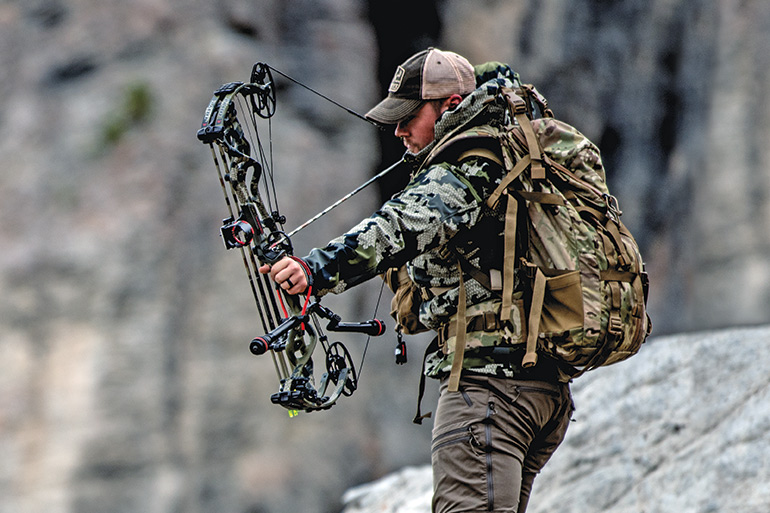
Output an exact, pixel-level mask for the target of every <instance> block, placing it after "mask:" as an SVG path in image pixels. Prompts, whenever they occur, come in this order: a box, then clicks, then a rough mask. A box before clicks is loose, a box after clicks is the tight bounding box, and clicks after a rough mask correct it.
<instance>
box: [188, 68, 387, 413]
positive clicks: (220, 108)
mask: <svg viewBox="0 0 770 513" xmlns="http://www.w3.org/2000/svg"><path fill="white" fill-rule="evenodd" d="M270 70H271V68H270V67H269V66H268V65H266V64H263V63H256V64H255V65H254V67H253V68H252V72H251V82H249V83H243V82H230V83H227V84H224V85H223V86H221V87H220V88H219V89H217V90H216V91H215V92H214V96H213V97H212V99H211V101H210V102H209V105H208V107H207V108H206V111H205V113H204V116H203V121H202V123H201V128H200V130H198V139H199V140H200V141H201V142H202V143H204V144H208V145H209V147H210V149H211V154H212V157H213V159H214V166H215V167H216V170H217V174H218V175H219V183H220V186H221V188H222V192H223V193H224V197H225V203H226V204H227V209H228V211H229V216H228V217H227V218H226V219H224V220H223V223H222V227H221V228H220V233H221V235H222V241H223V242H224V244H225V248H227V249H237V250H240V253H241V257H242V260H243V264H244V266H245V268H246V272H247V275H248V278H249V285H250V287H251V291H252V294H253V296H254V300H255V303H256V307H257V313H258V317H259V319H260V321H261V325H262V330H263V332H264V333H265V335H262V336H258V337H255V338H254V339H253V340H252V341H251V343H250V349H251V352H252V353H253V354H255V355H262V354H266V353H269V354H270V355H271V356H272V359H273V363H274V366H275V370H276V372H277V374H278V378H279V380H280V386H279V391H278V392H277V393H275V394H273V395H272V396H271V401H272V402H273V403H276V404H280V405H281V406H284V407H285V408H287V409H289V410H301V411H315V410H322V409H327V408H330V407H331V406H332V405H333V404H334V403H335V402H336V401H337V399H338V398H339V397H340V396H342V395H346V396H347V395H350V394H352V393H353V392H354V391H355V390H356V389H357V388H358V377H357V375H356V370H355V367H354V366H353V362H352V359H351V357H350V353H349V352H348V350H347V348H346V347H345V346H344V345H343V344H342V343H341V342H333V343H329V339H328V337H327V336H326V334H325V333H324V331H323V329H322V328H321V325H320V324H321V323H320V321H321V319H325V320H326V321H327V323H326V327H325V329H326V330H328V331H336V332H355V333H363V334H365V335H369V336H378V335H381V334H382V333H384V331H385V325H384V324H383V323H382V321H379V320H377V319H372V320H368V321H365V322H352V323H351V322H342V320H341V319H340V317H339V316H338V315H337V314H335V313H333V312H332V311H331V310H329V309H328V308H326V307H323V306H321V304H320V302H319V301H318V300H315V301H312V302H311V289H310V288H309V289H308V291H307V296H306V297H305V298H300V297H298V296H292V295H288V294H286V293H285V292H284V291H283V290H282V289H281V288H280V287H278V286H277V285H276V284H275V283H273V282H272V281H271V280H270V278H269V277H268V275H265V274H261V273H260V272H259V268H260V266H261V265H263V264H273V263H275V262H277V261H278V260H280V259H281V258H283V257H285V256H291V255H292V253H293V248H292V244H291V239H290V235H293V234H294V233H296V232H297V231H298V230H295V231H294V232H292V233H291V234H289V235H287V234H286V232H285V231H284V230H283V225H284V223H285V222H286V219H285V218H284V216H282V215H281V214H280V213H279V208H278V205H277V201H276V200H275V197H274V196H275V190H274V185H273V172H272V169H271V165H272V156H269V155H266V153H267V152H266V151H265V149H264V147H263V144H262V139H261V138H260V130H259V128H260V124H261V123H263V122H265V120H269V119H270V118H272V116H273V115H274V114H275V107H276V95H275V91H276V88H275V83H274V82H273V77H272V74H271V72H270ZM268 122H269V121H268ZM306 225H307V224H306ZM306 225H305V226H306ZM307 272H308V274H309V269H307ZM279 305H280V306H279ZM367 344H368V339H367ZM317 348H320V349H321V350H322V351H323V354H324V363H325V372H324V374H323V375H322V377H321V378H320V380H319V381H318V384H317V385H316V383H315V379H314V374H313V371H314V365H313V359H312V355H313V352H314V351H315V350H316V349H317Z"/></svg>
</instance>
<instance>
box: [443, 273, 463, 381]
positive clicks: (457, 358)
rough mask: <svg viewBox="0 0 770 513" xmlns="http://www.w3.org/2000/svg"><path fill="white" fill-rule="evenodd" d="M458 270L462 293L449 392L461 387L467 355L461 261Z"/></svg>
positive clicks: (458, 304)
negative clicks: (461, 377) (461, 375)
mask: <svg viewBox="0 0 770 513" xmlns="http://www.w3.org/2000/svg"><path fill="white" fill-rule="evenodd" d="M457 271H458V272H459V273H460V293H459V294H458V298H457V314H456V320H455V321H456V325H455V332H456V333H457V335H455V351H454V358H453V359H452V370H451V371H450V372H449V385H448V387H449V388H448V390H449V392H457V391H458V390H459V389H460V374H461V373H462V370H463V358H464V357H465V331H466V326H465V302H466V301H467V299H466V297H465V280H463V270H462V267H460V263H459V262H458V263H457Z"/></svg>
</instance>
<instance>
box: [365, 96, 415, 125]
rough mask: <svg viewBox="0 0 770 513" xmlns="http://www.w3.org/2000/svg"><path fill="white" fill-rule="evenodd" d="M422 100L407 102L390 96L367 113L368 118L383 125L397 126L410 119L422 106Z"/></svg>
mask: <svg viewBox="0 0 770 513" xmlns="http://www.w3.org/2000/svg"><path fill="white" fill-rule="evenodd" d="M422 103H423V101H422V100H407V99H403V98H394V97H392V96H388V97H387V98H385V99H384V100H382V101H381V102H380V103H378V104H377V105H375V106H374V107H373V108H372V109H371V110H370V111H369V112H367V113H366V118H367V119H371V120H372V121H376V122H377V123H381V124H383V125H396V124H398V122H399V121H402V120H404V119H405V118H407V117H409V116H410V115H411V114H412V113H413V112H414V111H416V110H417V109H418V108H419V107H420V106H421V105H422Z"/></svg>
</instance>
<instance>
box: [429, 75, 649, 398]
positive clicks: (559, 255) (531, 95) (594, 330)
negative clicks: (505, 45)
mask: <svg viewBox="0 0 770 513" xmlns="http://www.w3.org/2000/svg"><path fill="white" fill-rule="evenodd" d="M497 99H498V100H499V101H502V102H505V104H506V107H507V109H508V114H509V119H508V122H506V123H505V124H504V125H503V126H490V125H482V126H478V127H473V128H470V129H467V128H463V127H459V129H458V130H455V131H454V132H453V133H452V134H448V135H447V136H446V137H445V138H443V139H442V140H441V141H439V142H438V143H437V145H436V147H435V148H434V150H433V151H432V152H431V155H429V157H428V159H427V160H428V161H435V160H436V157H438V155H439V154H443V155H442V156H443V157H444V158H446V155H447V154H446V153H445V152H446V151H447V150H448V149H449V148H450V147H451V148H452V150H453V151H451V152H449V154H452V155H454V156H456V157H457V160H458V161H460V160H462V159H464V158H466V157H467V156H481V157H485V158H488V159H491V160H493V161H495V162H497V163H498V164H499V165H501V166H503V167H504V170H505V171H506V174H505V175H504V178H503V180H502V182H501V183H500V184H499V186H498V187H497V188H496V189H495V190H494V191H493V192H492V193H491V194H490V195H489V197H488V198H487V199H486V203H487V206H488V207H489V208H490V209H493V210H495V211H497V212H501V211H502V212H504V217H505V231H504V260H503V269H502V272H501V274H502V290H501V291H500V294H501V296H502V303H503V304H502V308H501V316H502V317H503V318H502V319H501V320H503V321H505V320H506V317H507V318H509V313H510V311H511V307H512V306H513V297H514V283H515V282H516V281H519V283H521V284H523V289H524V290H525V294H524V309H525V312H523V314H524V317H523V318H524V319H526V321H527V334H526V352H525V354H524V357H523V360H522V366H523V367H524V368H527V367H532V366H534V365H535V364H536V362H537V359H538V354H539V353H540V354H544V355H547V356H549V357H552V358H554V359H556V360H557V361H558V362H561V364H560V368H561V370H562V371H563V372H564V373H566V374H567V376H568V378H569V379H572V378H575V377H577V376H580V375H581V374H583V373H584V372H586V371H588V370H591V369H595V368H597V367H600V366H603V365H610V364H612V363H615V362H619V361H622V360H625V359H627V358H629V357H630V356H632V355H634V354H636V353H637V352H638V351H639V349H640V347H641V345H642V344H643V343H644V341H645V340H646V338H647V337H648V335H649V333H650V331H651V329H652V323H651V321H650V319H649V316H648V314H647V294H648V288H649V283H648V278H647V273H646V272H645V268H644V263H643V261H642V257H641V255H640V252H639V247H638V245H637V243H636V241H635V240H634V237H633V236H632V235H631V233H630V232H629V231H628V229H627V228H626V227H625V225H624V224H623V223H622V222H621V220H620V215H621V211H620V209H619V206H618V202H617V199H616V198H615V197H613V196H612V195H610V193H609V190H608V189H607V184H606V180H605V174H604V168H603V165H602V162H601V157H600V154H599V150H598V148H596V146H595V145H594V144H593V143H591V142H590V141H589V140H588V139H587V138H586V137H585V136H583V135H582V134H581V133H580V132H578V131H577V130H576V129H575V128H573V127H572V126H570V125H568V124H566V123H564V122H561V121H558V120H556V119H554V118H553V113H552V112H551V111H550V109H548V104H547V101H546V100H545V98H543V97H542V96H541V95H540V94H539V93H538V92H537V90H536V89H535V88H534V87H532V86H528V85H523V86H521V87H520V88H518V89H516V90H513V89H506V88H503V89H501V92H500V94H499V95H498V97H497ZM517 237H518V238H519V240H517ZM455 253H457V252H455ZM458 258H459V260H460V264H461V265H460V267H461V268H462V270H463V271H464V273H466V274H470V275H471V276H472V277H473V278H474V279H476V280H477V281H479V282H480V283H481V284H482V285H484V286H485V287H487V288H490V290H492V288H491V287H490V284H489V283H490V280H486V279H485V277H484V276H483V273H481V271H480V270H479V269H474V268H473V266H472V265H471V264H470V263H469V262H468V261H467V260H465V261H464V260H463V257H462V255H459V254H458ZM460 274H461V276H462V274H463V272H461V273H460ZM480 275H481V276H480ZM462 282H463V280H462V278H461V281H460V291H461V296H462V295H463V294H462V292H463V290H464V287H463V283H462ZM497 288H499V287H496V289H497ZM464 302H465V298H464V297H461V298H460V307H459V308H458V310H459V311H458V314H457V333H458V341H457V344H456V346H455V347H456V354H455V362H454V363H455V364H456V365H454V366H453V368H452V374H453V375H450V384H451V383H452V382H454V383H455V385H456V383H457V381H458V380H459V373H460V371H461V368H462V358H463V352H464V345H465V344H464V341H463V342H461V340H460V335H461V334H462V333H461V332H462V331H464V330H461V329H460V327H461V326H462V327H464V326H465V319H463V316H464V315H463V312H464V308H462V306H463V304H464ZM463 340H464V337H463ZM565 369H566V370H565Z"/></svg>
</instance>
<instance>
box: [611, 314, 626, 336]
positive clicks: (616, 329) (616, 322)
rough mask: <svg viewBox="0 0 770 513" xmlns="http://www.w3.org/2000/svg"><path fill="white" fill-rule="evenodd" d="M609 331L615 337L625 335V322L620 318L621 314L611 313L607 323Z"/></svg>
mask: <svg viewBox="0 0 770 513" xmlns="http://www.w3.org/2000/svg"><path fill="white" fill-rule="evenodd" d="M607 333H608V334H610V335H612V336H613V337H620V336H622V335H623V322H622V321H621V320H620V316H619V315H617V314H615V313H613V314H610V319H609V322H608V323H607Z"/></svg>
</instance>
